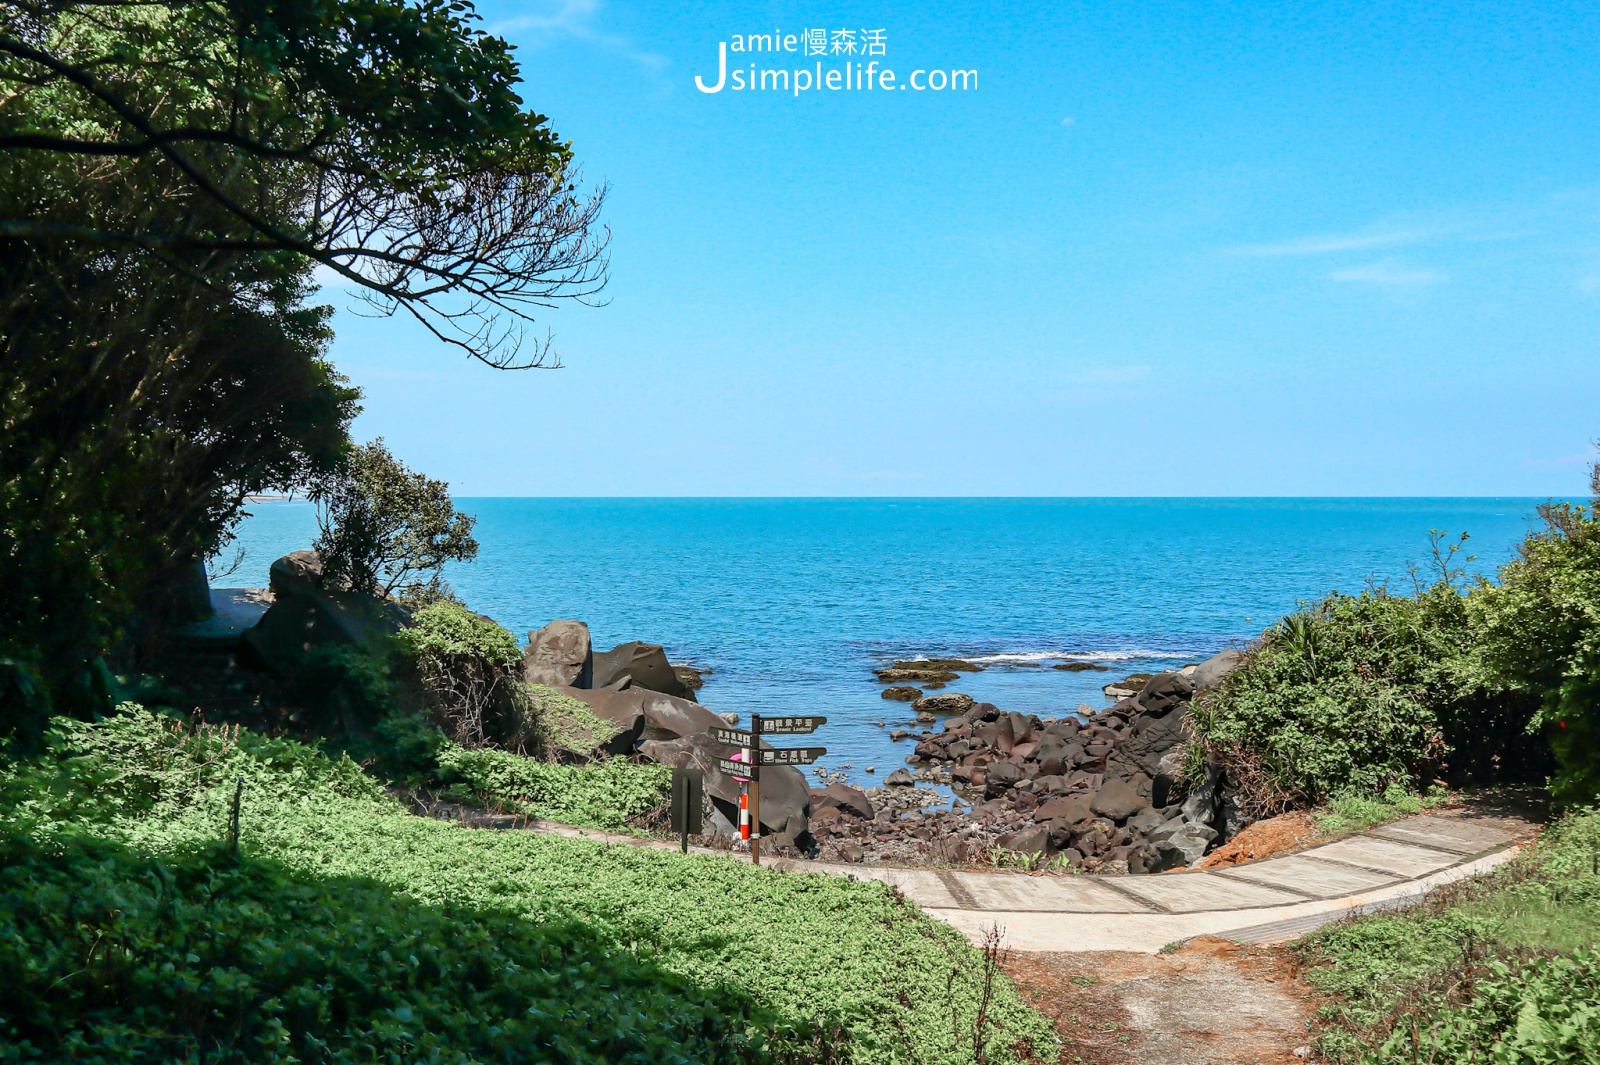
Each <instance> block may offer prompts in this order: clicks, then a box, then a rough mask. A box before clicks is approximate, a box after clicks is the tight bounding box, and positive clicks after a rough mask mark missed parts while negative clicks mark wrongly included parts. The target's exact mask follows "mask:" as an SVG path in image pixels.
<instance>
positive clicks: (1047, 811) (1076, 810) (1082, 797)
mask: <svg viewBox="0 0 1600 1065" xmlns="http://www.w3.org/2000/svg"><path fill="white" fill-rule="evenodd" d="M1093 800H1094V796H1092V795H1090V794H1088V793H1087V792H1079V793H1078V794H1076V795H1065V796H1062V797H1061V798H1059V799H1051V800H1050V801H1049V802H1047V803H1045V804H1044V805H1043V806H1041V807H1039V808H1038V809H1037V810H1035V811H1034V812H1033V818H1034V820H1035V821H1055V820H1057V819H1059V820H1061V821H1063V822H1065V823H1066V824H1069V825H1075V824H1077V823H1078V822H1080V821H1087V820H1089V818H1091V817H1093V816H1094V810H1093V808H1092V807H1091V805H1090V804H1091V803H1092V802H1093Z"/></svg>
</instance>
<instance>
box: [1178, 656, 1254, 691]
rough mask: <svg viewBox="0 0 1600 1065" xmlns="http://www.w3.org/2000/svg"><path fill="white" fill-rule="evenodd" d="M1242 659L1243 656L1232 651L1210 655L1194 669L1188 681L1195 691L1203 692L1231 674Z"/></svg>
mask: <svg viewBox="0 0 1600 1065" xmlns="http://www.w3.org/2000/svg"><path fill="white" fill-rule="evenodd" d="M1243 658H1244V655H1242V654H1241V653H1240V652H1238V651H1234V650H1227V651H1223V652H1221V653H1220V654H1215V655H1212V656H1211V657H1210V658H1208V659H1206V660H1205V661H1204V662H1201V663H1200V664H1199V665H1198V666H1196V667H1195V671H1194V672H1193V673H1192V674H1190V675H1189V681H1190V683H1192V684H1193V685H1194V690H1195V691H1197V692H1200V691H1205V690H1206V689H1207V688H1210V687H1213V686H1215V685H1216V684H1217V682H1218V681H1220V680H1222V678H1223V677H1226V676H1227V675H1228V674H1229V673H1232V672H1233V671H1234V669H1236V668H1237V667H1238V665H1239V662H1240V661H1241V660H1242V659H1243Z"/></svg>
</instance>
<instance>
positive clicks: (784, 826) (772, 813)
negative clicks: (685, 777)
mask: <svg viewBox="0 0 1600 1065" xmlns="http://www.w3.org/2000/svg"><path fill="white" fill-rule="evenodd" d="M719 723H720V720H719ZM639 753H640V754H642V755H644V756H645V757H646V758H649V759H651V760H653V761H656V762H660V763H661V764H662V765H670V766H672V767H674V768H687V767H691V766H692V767H693V768H696V769H699V770H700V771H701V772H702V773H704V774H705V791H706V796H707V797H708V798H710V800H711V802H712V805H713V806H715V807H716V808H717V810H718V812H720V813H721V814H722V816H723V818H724V820H725V821H726V822H727V823H728V824H730V825H737V824H738V823H739V793H740V791H741V790H742V789H743V785H741V784H740V782H739V781H737V780H735V779H734V778H733V777H731V776H725V775H723V773H722V772H721V771H720V770H718V769H717V759H719V758H726V757H727V756H728V748H727V747H725V746H723V745H722V744H720V743H718V742H717V741H716V740H714V739H712V738H711V736H710V735H709V734H708V733H705V732H697V733H694V734H692V735H688V736H681V737H676V738H672V739H646V740H645V741H644V742H643V743H641V744H639ZM810 791H811V789H810V788H808V787H807V786H806V780H805V777H803V776H801V774H800V771H799V770H798V769H795V768H794V767H793V766H770V765H769V766H764V767H762V770H761V804H760V805H761V831H762V834H764V835H768V836H773V837H776V838H777V840H778V841H779V842H780V843H788V844H791V845H793V846H801V847H803V846H806V845H807V844H808V843H809V834H810V814H811V803H810V799H811V794H810Z"/></svg>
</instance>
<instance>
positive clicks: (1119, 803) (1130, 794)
mask: <svg viewBox="0 0 1600 1065" xmlns="http://www.w3.org/2000/svg"><path fill="white" fill-rule="evenodd" d="M1146 805H1147V803H1146V801H1145V798H1144V797H1143V796H1141V795H1140V794H1139V793H1138V792H1137V791H1135V790H1134V789H1133V788H1132V787H1131V786H1130V785H1128V784H1126V783H1124V782H1123V781H1121V780H1117V779H1115V778H1113V779H1111V780H1108V781H1106V782H1105V784H1104V786H1102V787H1101V788H1100V790H1099V791H1097V792H1095V796H1094V798H1093V799H1092V800H1091V801H1090V803H1089V808H1090V809H1092V810H1093V811H1094V812H1095V813H1097V814H1099V815H1100V816H1101V817H1108V818H1110V819H1111V820H1113V821H1121V820H1123V819H1124V818H1127V817H1131V816H1132V815H1134V814H1136V813H1138V812H1139V811H1140V810H1142V809H1143V808H1144V807H1145V806H1146Z"/></svg>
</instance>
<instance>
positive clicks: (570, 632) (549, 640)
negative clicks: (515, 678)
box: [522, 618, 594, 688]
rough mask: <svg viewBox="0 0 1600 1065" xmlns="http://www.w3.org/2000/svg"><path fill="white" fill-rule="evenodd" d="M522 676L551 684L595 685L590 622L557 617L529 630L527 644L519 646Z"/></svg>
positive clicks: (528, 681) (590, 686)
mask: <svg viewBox="0 0 1600 1065" xmlns="http://www.w3.org/2000/svg"><path fill="white" fill-rule="evenodd" d="M522 679H523V680H524V681H525V682H527V683H529V684H547V685H549V686H550V687H552V688H560V687H577V688H592V687H594V651H593V649H592V648H591V647H590V645H589V626H588V625H585V624H584V623H583V622H581V621H570V620H567V619H564V618H557V619H556V620H555V621H552V622H551V623H550V624H548V625H546V626H545V627H544V628H542V629H540V630H538V631H537V632H530V633H528V646H527V647H525V648H523V649H522Z"/></svg>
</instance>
